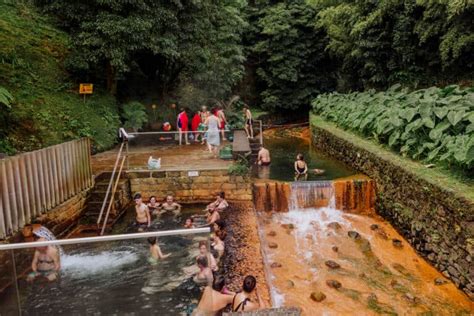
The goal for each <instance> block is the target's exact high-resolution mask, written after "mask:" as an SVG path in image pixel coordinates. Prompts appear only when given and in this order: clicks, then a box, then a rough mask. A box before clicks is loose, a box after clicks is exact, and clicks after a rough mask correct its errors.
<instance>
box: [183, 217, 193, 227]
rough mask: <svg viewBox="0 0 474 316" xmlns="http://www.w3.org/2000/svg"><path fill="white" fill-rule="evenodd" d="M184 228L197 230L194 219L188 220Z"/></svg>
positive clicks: (189, 218)
mask: <svg viewBox="0 0 474 316" xmlns="http://www.w3.org/2000/svg"><path fill="white" fill-rule="evenodd" d="M184 228H196V227H195V226H194V219H193V218H192V217H188V218H186V221H185V222H184Z"/></svg>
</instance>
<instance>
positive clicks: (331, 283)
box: [326, 280, 342, 290]
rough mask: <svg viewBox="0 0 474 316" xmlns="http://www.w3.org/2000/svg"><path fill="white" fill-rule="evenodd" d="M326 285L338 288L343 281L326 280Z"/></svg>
mask: <svg viewBox="0 0 474 316" xmlns="http://www.w3.org/2000/svg"><path fill="white" fill-rule="evenodd" d="M326 285H327V286H329V287H332V288H333V289H336V290H337V289H339V288H340V287H341V286H342V284H341V282H339V281H337V280H326Z"/></svg>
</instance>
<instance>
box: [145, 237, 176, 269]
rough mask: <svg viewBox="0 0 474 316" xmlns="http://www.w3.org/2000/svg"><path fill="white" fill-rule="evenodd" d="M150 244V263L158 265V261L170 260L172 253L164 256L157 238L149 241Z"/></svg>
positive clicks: (151, 238)
mask: <svg viewBox="0 0 474 316" xmlns="http://www.w3.org/2000/svg"><path fill="white" fill-rule="evenodd" d="M147 241H148V243H149V244H150V262H151V263H157V262H158V260H161V259H165V258H168V257H169V256H171V253H167V254H166V255H164V254H163V253H162V252H161V249H160V246H159V245H158V243H157V239H156V237H150V238H148V239H147Z"/></svg>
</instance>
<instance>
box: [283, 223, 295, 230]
mask: <svg viewBox="0 0 474 316" xmlns="http://www.w3.org/2000/svg"><path fill="white" fill-rule="evenodd" d="M281 227H283V228H284V229H295V225H294V224H292V223H289V224H281Z"/></svg>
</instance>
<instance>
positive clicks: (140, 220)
mask: <svg viewBox="0 0 474 316" xmlns="http://www.w3.org/2000/svg"><path fill="white" fill-rule="evenodd" d="M133 199H134V200H135V204H136V205H135V212H136V213H137V215H136V217H135V225H136V226H137V227H138V231H143V230H145V229H146V228H148V227H150V224H151V216H150V210H149V209H148V206H146V204H145V203H143V201H142V195H141V194H140V193H136V194H135V195H134V196H133Z"/></svg>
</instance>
